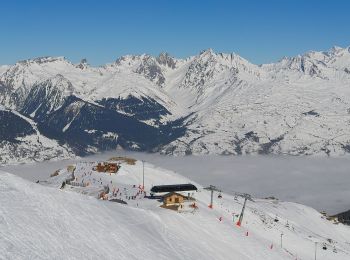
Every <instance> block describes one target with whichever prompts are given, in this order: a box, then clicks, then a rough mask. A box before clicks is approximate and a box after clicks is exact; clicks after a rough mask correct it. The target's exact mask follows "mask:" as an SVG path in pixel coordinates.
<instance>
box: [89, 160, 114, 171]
mask: <svg viewBox="0 0 350 260" xmlns="http://www.w3.org/2000/svg"><path fill="white" fill-rule="evenodd" d="M93 170H95V171H98V172H109V173H116V172H117V171H118V170H119V165H118V164H117V163H110V162H108V163H106V162H104V163H98V164H97V166H95V167H94V168H93Z"/></svg>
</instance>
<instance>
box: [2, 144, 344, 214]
mask: <svg viewBox="0 0 350 260" xmlns="http://www.w3.org/2000/svg"><path fill="white" fill-rule="evenodd" d="M116 155H118V156H130V157H134V158H136V159H139V160H145V161H146V163H147V162H149V163H152V164H154V165H156V166H159V167H162V168H166V169H169V170H173V171H175V172H177V173H179V174H181V175H184V176H186V177H188V178H190V179H192V180H194V181H196V182H197V183H200V184H202V185H204V186H206V185H210V184H212V185H215V186H217V187H218V188H219V189H221V190H222V191H223V192H227V193H233V192H235V191H238V192H245V193H250V194H251V195H253V196H254V197H259V198H264V197H269V196H275V197H276V198H278V199H280V200H284V201H292V202H298V203H302V204H305V205H308V206H311V207H313V208H315V209H317V210H319V211H321V210H326V211H327V212H328V213H329V214H335V213H339V212H342V211H346V210H349V209H350V199H349V198H350V171H349V168H350V167H349V166H350V158H349V157H343V158H327V157H295V156H185V157H182V156H181V157H180V156H179V157H173V156H162V155H158V154H148V153H131V152H124V151H117V152H108V153H104V154H98V155H94V156H88V157H84V158H82V159H75V160H64V161H56V162H43V163H32V164H23V165H14V166H6V167H3V168H1V170H3V171H7V172H11V173H13V174H16V175H18V176H21V177H23V178H25V179H28V180H31V181H36V180H45V179H47V178H48V177H49V175H50V174H51V173H53V172H54V171H55V170H57V169H59V168H62V167H65V166H66V165H68V164H70V163H74V162H76V161H78V160H83V161H96V160H106V159H108V158H110V157H111V156H116ZM145 175H146V178H147V172H146V173H145Z"/></svg>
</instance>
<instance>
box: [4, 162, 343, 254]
mask: <svg viewBox="0 0 350 260" xmlns="http://www.w3.org/2000/svg"><path fill="white" fill-rule="evenodd" d="M95 164H96V163H93V162H79V163H77V164H76V170H75V172H74V174H75V177H77V178H78V181H82V180H83V178H84V180H83V182H91V185H90V186H88V187H86V188H81V187H71V186H69V185H66V187H65V188H64V189H63V190H60V189H58V188H57V187H58V186H60V184H61V181H62V179H64V178H66V177H67V176H69V175H70V173H69V172H68V171H67V170H66V169H62V170H60V172H59V175H58V176H56V177H53V178H50V179H49V180H48V182H43V183H42V184H43V185H42V184H36V183H31V182H28V181H26V180H23V179H21V178H19V177H16V176H14V175H12V174H9V173H5V172H1V173H0V205H1V207H0V256H1V258H3V259H96V258H99V259H241V260H246V259H247V260H248V259H250V260H253V259H254V260H255V259H272V260H275V259H276V260H277V259H313V256H314V248H315V243H314V242H318V244H317V255H318V258H317V259H327V260H331V259H349V258H350V244H349V242H350V241H349V238H350V228H349V227H347V226H344V225H342V224H338V225H335V224H332V223H331V222H329V221H327V220H325V219H324V218H322V216H321V214H320V213H318V212H317V211H316V210H314V209H312V208H309V207H307V206H303V205H300V204H296V203H291V202H283V201H276V200H263V199H254V200H255V202H251V201H248V203H247V208H246V211H245V215H244V221H243V225H242V227H237V226H236V225H235V224H234V223H233V222H232V213H235V214H237V213H239V212H240V210H241V208H242V202H243V200H242V199H241V198H238V200H234V197H233V196H232V195H229V194H223V198H222V199H218V198H217V194H215V197H214V208H213V209H209V208H208V207H207V206H208V203H209V200H210V193H209V192H208V191H206V190H203V187H201V186H200V185H198V184H196V183H194V184H196V185H197V187H198V192H196V193H195V194H194V197H195V198H196V200H197V201H196V203H197V205H198V209H197V210H196V211H194V212H182V213H178V212H175V211H171V210H167V209H163V208H160V207H159V205H160V204H161V203H160V202H159V201H157V200H154V199H153V200H151V199H147V198H143V196H137V199H136V200H127V202H128V205H121V204H118V203H114V202H109V201H102V200H98V199H96V195H97V191H98V189H99V188H100V186H103V185H109V186H110V188H111V189H112V188H113V187H116V188H117V187H118V188H120V190H122V191H123V194H122V196H125V194H124V193H129V194H132V193H134V192H136V191H137V188H136V189H135V188H133V185H136V187H137V186H138V185H140V184H141V183H142V163H141V162H140V161H137V162H136V165H127V164H125V163H123V164H122V167H121V169H120V170H119V172H118V173H117V174H116V175H114V174H112V175H109V174H105V173H97V172H94V171H92V170H91V168H92V166H94V165H95ZM90 174H91V175H90ZM145 176H146V178H145V186H146V191H147V192H148V191H149V189H150V188H151V185H152V184H153V185H155V184H173V183H188V182H191V181H190V180H189V179H187V178H184V177H182V176H180V175H178V174H176V173H174V172H171V171H168V170H165V169H162V168H159V167H156V166H154V165H151V164H149V163H146V164H145ZM94 178H95V179H96V180H97V179H98V180H100V178H101V181H102V184H98V183H97V182H95V183H93V179H94ZM192 183H193V182H192ZM45 185H48V186H45ZM124 188H125V192H124ZM94 191H95V192H94ZM84 193H85V194H84ZM109 195H111V194H109ZM276 216H277V218H278V220H279V221H278V222H275V221H274V219H275V218H276ZM220 217H222V221H220V220H219V218H220ZM287 223H288V225H287ZM247 232H248V236H247ZM282 232H283V248H281V247H280V234H281V233H282ZM327 239H331V240H329V241H327ZM323 243H326V245H327V250H323V249H322V246H323ZM271 245H272V246H273V248H272V249H271V248H270V247H271ZM334 248H335V250H336V252H334V251H333V250H334Z"/></svg>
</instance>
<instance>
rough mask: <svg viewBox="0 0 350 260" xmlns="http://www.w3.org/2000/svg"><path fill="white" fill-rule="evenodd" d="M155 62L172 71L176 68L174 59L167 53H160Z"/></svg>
mask: <svg viewBox="0 0 350 260" xmlns="http://www.w3.org/2000/svg"><path fill="white" fill-rule="evenodd" d="M156 60H157V62H158V63H159V64H161V65H165V66H168V67H169V68H172V69H174V68H175V67H176V61H175V59H174V58H173V57H172V56H170V55H169V53H167V52H161V53H160V54H159V56H158V57H157V58H156Z"/></svg>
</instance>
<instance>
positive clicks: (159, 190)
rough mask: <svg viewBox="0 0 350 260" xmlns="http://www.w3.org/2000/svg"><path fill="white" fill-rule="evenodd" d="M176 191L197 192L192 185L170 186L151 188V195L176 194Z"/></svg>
mask: <svg viewBox="0 0 350 260" xmlns="http://www.w3.org/2000/svg"><path fill="white" fill-rule="evenodd" d="M177 191H197V187H196V186H194V185H193V184H190V183H189V184H172V185H158V186H153V187H152V189H151V193H163V192H177Z"/></svg>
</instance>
